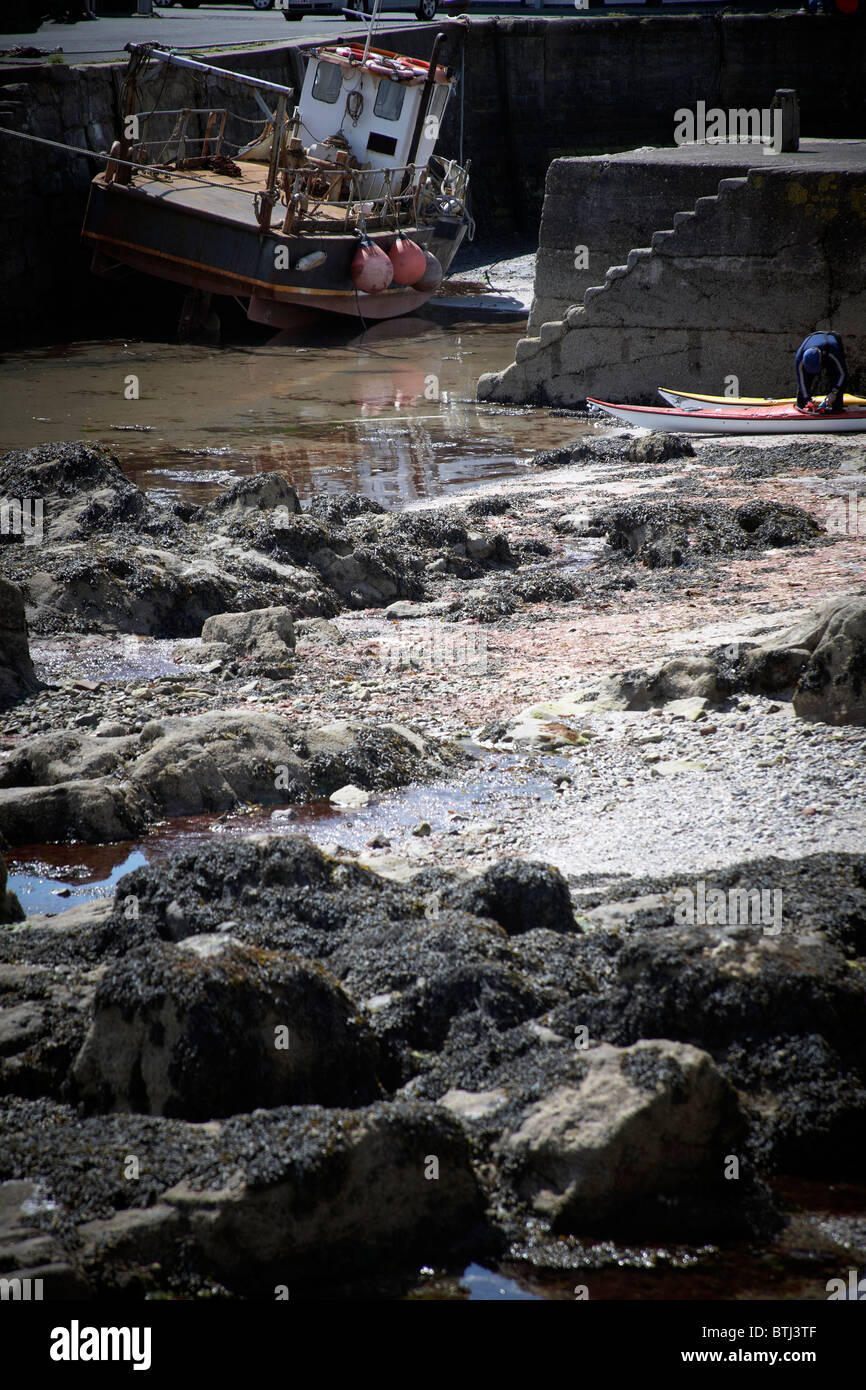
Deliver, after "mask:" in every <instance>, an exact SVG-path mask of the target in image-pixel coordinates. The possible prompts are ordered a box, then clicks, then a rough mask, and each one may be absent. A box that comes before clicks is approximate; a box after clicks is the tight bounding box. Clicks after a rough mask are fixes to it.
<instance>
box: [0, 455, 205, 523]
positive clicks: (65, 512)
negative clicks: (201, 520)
mask: <svg viewBox="0 0 866 1390" xmlns="http://www.w3.org/2000/svg"><path fill="white" fill-rule="evenodd" d="M10 497H13V498H19V499H20V498H25V497H26V498H33V499H38V500H39V501H40V502H41V504H42V513H43V526H44V531H45V538H46V539H47V540H49V541H52V542H54V544H62V543H65V542H69V541H79V540H84V539H86V538H87V537H88V536H92V535H99V534H110V533H113V532H114V531H115V530H116V529H117V528H118V527H126V526H129V527H135V529H136V530H137V531H142V530H144V531H148V530H153V531H158V532H164V533H167V534H168V533H171V532H172V531H175V530H179V529H180V527H179V525H178V522H177V520H176V518H175V517H174V516H173V514H172V513H171V512H170V511H169V510H168V509H167V508H165V507H161V506H158V505H157V504H156V503H154V502H151V501H150V500H149V499H148V498H147V497H146V496H145V494H144V493H143V492H142V491H141V489H140V488H138V487H136V486H135V484H134V483H131V482H130V481H129V479H128V478H127V477H126V475H125V473H124V472H123V469H122V468H121V466H120V461H119V459H118V458H117V455H116V454H113V453H112V452H111V450H110V449H106V448H105V446H104V445H102V444H85V443H83V442H81V441H78V442H76V443H69V444H40V445H37V447H36V448H34V449H23V450H18V451H16V452H14V453H10V454H6V455H4V457H3V458H2V460H0V501H2V500H3V499H4V498H10Z"/></svg>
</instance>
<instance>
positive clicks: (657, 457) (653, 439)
mask: <svg viewBox="0 0 866 1390" xmlns="http://www.w3.org/2000/svg"><path fill="white" fill-rule="evenodd" d="M625 456H626V458H627V459H628V460H629V461H630V462H631V463H666V462H667V460H668V459H681V458H694V456H695V450H694V445H692V444H691V443H690V442H689V440H688V439H686V438H685V436H684V435H681V434H666V433H664V431H662V430H651V431H650V433H649V434H642V435H639V436H638V438H637V439H633V440H631V442H630V443H629V444H628V445H627V446H626V451H625Z"/></svg>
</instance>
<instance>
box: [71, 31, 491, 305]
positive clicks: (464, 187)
mask: <svg viewBox="0 0 866 1390" xmlns="http://www.w3.org/2000/svg"><path fill="white" fill-rule="evenodd" d="M377 8H378V6H377ZM372 33H373V30H372V21H371V27H370V29H369V31H368V33H367V37H366V42H361V43H354V42H346V43H335V44H332V45H328V44H323V45H322V46H321V47H318V48H313V49H312V50H311V51H310V53H309V56H308V61H307V68H306V72H305V76H304V81H303V86H302V90H301V93H300V97H299V99H298V102H297V104H296V105H293V104H292V100H291V99H292V97H293V91H292V89H291V88H289V87H283V86H280V85H279V84H276V83H273V82H267V81H265V80H264V79H262V78H255V77H247V76H243V75H241V74H238V73H233V72H228V71H226V70H224V69H219V68H215V67H212V66H211V65H209V64H206V63H201V62H198V61H197V60H195V59H191V58H187V57H184V56H182V55H180V54H177V53H173V52H170V51H168V50H164V49H161V48H159V47H157V46H156V45H153V44H135V45H130V60H129V64H128V66H127V71H126V75H125V81H124V92H123V102H122V109H123V120H122V132H121V134H120V135H119V137H118V139H117V140H116V141H115V143H114V144H113V146H112V148H111V152H110V154H111V158H110V159H109V162H108V163H107V166H106V168H105V170H104V171H103V172H102V173H100V174H98V175H97V176H96V178H94V179H93V181H92V183H91V187H90V196H89V201H88V206H87V212H86V215H85V219H84V227H83V232H82V235H83V237H84V238H85V240H86V241H87V242H89V243H90V244H91V245H92V247H93V249H94V253H95V255H94V260H93V268H94V269H95V270H96V271H97V272H98V273H101V274H116V273H117V272H118V269H119V268H120V267H127V268H132V269H134V270H138V271H144V272H146V273H147V274H150V275H154V276H158V277H160V278H161V279H164V280H171V281H175V282H177V283H179V284H181V285H184V286H186V287H187V290H188V291H189V294H188V297H187V302H186V305H185V310H184V313H185V315H186V316H187V321H189V319H190V317H191V316H193V315H194V311H200V310H201V309H202V307H206V306H207V303H208V301H207V299H206V298H205V296H210V295H228V296H231V297H233V298H234V299H236V300H238V301H239V302H240V303H241V304H242V306H243V308H244V309H245V311H246V314H247V317H248V318H249V319H250V320H252V321H253V322H255V323H262V324H267V325H268V326H270V327H272V328H274V329H277V330H278V329H284V328H290V327H291V326H292V325H293V324H294V323H295V322H296V321H297V319H298V311H299V310H310V309H313V310H316V311H321V312H324V313H328V314H344V315H349V316H351V317H353V318H356V319H359V318H360V319H361V320H362V321H363V322H365V323H366V322H367V321H368V320H381V319H390V318H394V317H397V316H398V315H401V314H408V313H412V312H413V311H414V310H416V309H418V308H419V307H420V306H421V305H422V304H424V303H425V302H426V301H427V300H428V299H429V298H430V296H431V295H433V294H434V293H435V292H436V289H437V288H438V286H439V284H440V282H441V280H442V278H443V276H444V275H445V274H446V273H447V271H448V268H449V266H450V265H451V262H452V261H453V259H454V256H455V254H456V252H457V250H458V248H459V246H460V243H461V241H462V240H463V238H464V236H465V235H466V234H467V232H468V233H469V234H470V237H471V235H472V233H473V230H474V228H473V224H472V218H471V215H470V213H469V211H468V207H467V197H468V175H467V170H466V169H463V168H460V167H458V165H457V164H456V163H455V161H454V160H445V159H441V158H439V157H438V156H437V155H436V154H435V147H436V144H437V140H438V135H439V128H440V125H441V121H442V117H443V115H444V112H445V108H446V105H447V103H448V100H449V97H450V95H451V92H452V89H453V87H454V83H455V80H456V79H455V75H454V73H453V72H452V70H451V69H450V68H444V67H442V66H440V65H438V63H437V61H436V60H437V55H438V52H439V48H440V46H441V43H442V42H443V41H444V35H441V34H440V35H437V37H436V39H435V41H434V44H433V51H432V53H431V57H430V59H429V61H425V60H422V59H417V58H406V57H402V56H401V55H399V54H396V53H391V52H388V51H386V50H384V49H377V48H374V47H373V46H372V43H371V38H372ZM166 65H167V66H169V67H171V66H174V67H180V68H187V69H192V70H193V71H194V72H196V73H201V74H203V75H207V76H211V77H214V78H216V79H217V80H219V81H220V83H222V82H223V81H228V82H231V83H232V84H233V85H234V86H235V87H237V88H239V89H241V90H242V91H243V92H244V95H245V96H246V99H247V101H246V104H247V107H248V108H249V105H250V104H251V98H252V99H254V100H255V101H257V103H258V105H259V107H260V108H261V115H260V116H259V117H258V120H257V122H256V127H255V128H254V129H253V130H252V131H249V130H248V138H247V139H246V141H245V142H244V143H243V144H239V143H238V142H235V143H234V145H233V146H232V144H230V142H229V141H228V139H227V125H231V128H232V130H235V129H236V128H237V129H241V128H242V127H240V126H237V120H240V119H241V117H240V116H237V118H236V119H235V120H234V122H233V117H234V116H235V115H236V113H234V112H230V111H229V110H228V109H227V108H218V107H213V108H198V109H191V108H190V109H185V110H169V109H164V110H161V111H160V110H157V109H155V107H154V104H153V101H152V93H153V90H154V87H153V82H152V78H153V77H154V75H155V72H159V71H161V70H163V69H164V66H166ZM242 104H243V103H242ZM262 117H264V119H262ZM245 119H246V120H247V123H248V127H249V125H251V124H252V122H251V121H250V118H249V117H246V118H245ZM182 321H183V316H182Z"/></svg>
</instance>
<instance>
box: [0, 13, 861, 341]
mask: <svg viewBox="0 0 866 1390" xmlns="http://www.w3.org/2000/svg"><path fill="white" fill-rule="evenodd" d="M440 31H441V32H443V33H444V34H445V35H446V41H445V44H444V46H443V49H442V54H441V61H442V62H443V63H446V64H449V65H451V66H452V67H453V68H454V69H455V71H456V72H457V73H458V74H460V75H461V76H462V90H461V91H460V92H458V94H457V96H455V98H454V99H453V100H452V101H451V103H450V106H449V109H448V111H447V113H446V117H445V120H444V122H443V127H442V137H441V144H440V148H441V149H442V151H443V152H444V153H447V154H449V155H459V154H461V153H462V156H463V159H464V160H471V161H472V189H473V213H474V216H475V218H476V220H477V224H478V233H479V236H481V237H483V238H492V237H501V236H503V235H507V234H510V233H513V232H519V233H522V234H524V235H531V234H533V233H534V232H535V231H536V229H537V227H538V222H539V218H540V215H541V206H542V200H543V195H544V182H545V177H546V174H547V170H548V167H549V165H550V163H551V161H552V160H554V159H557V158H558V157H560V156H563V155H580V154H591V153H593V152H598V151H599V150H617V149H619V150H622V149H631V148H634V147H635V146H639V145H642V144H647V143H652V144H655V145H664V144H666V143H670V142H671V141H672V139H673V133H674V127H675V122H674V113H675V111H676V110H677V109H678V108H680V107H690V106H694V105H695V104H696V102H697V101H699V100H703V101H705V102H706V103H707V104H708V105H714V106H721V107H723V108H729V107H752V106H764V105H766V104H767V103H768V102H769V100H770V98H771V97H772V94H773V92H774V91H775V90H776V89H777V88H779V87H794V88H796V90H797V92H798V95H799V99H800V107H801V112H802V118H803V125H804V129H808V130H809V131H810V132H811V133H813V134H814V135H816V136H827V137H833V136H842V135H846V136H849V137H850V136H852V135H857V134H866V130H864V126H866V112H864V107H863V101H862V91H863V88H864V84H866V46H864V45H863V44H862V43H858V42H852V41H850V38H853V39H857V38H858V37H860V36H862V32H863V30H862V26H861V24H860V23H859V21H856V20H853V21H852V22H851V27H850V29H849V28H846V27H845V22H844V21H841V20H838V19H833V18H831V17H821V16H818V17H815V16H809V15H796V14H794V15H792V14H784V15H782V14H777V15H737V14H723V15H711V16H701V17H695V16H682V15H658V16H637V15H634V16H631V15H630V16H626V17H622V18H618V17H607V16H600V17H598V18H594V17H593V18H591V17H588V16H584V17H577V16H576V17H574V18H560V17H554V18H532V19H529V18H527V19H524V18H519V19H511V18H509V19H495V18H484V19H472V20H464V19H441V20H440V21H439V22H437V23H435V24H433V25H420V24H415V23H412V24H411V25H403V26H400V27H399V28H395V29H393V30H387V29H383V30H381V31H379V32H378V34H377V41H378V42H379V43H380V44H381V46H382V47H384V48H391V49H399V50H401V51H403V52H406V53H407V54H410V55H417V56H427V55H429V52H430V47H431V43H432V39H433V35H434V34H435V33H437V32H440ZM846 34H848V35H849V41H843V40H845V35H846ZM303 47H304V45H303V44H298V43H297V42H295V43H292V42H287V43H285V44H280V45H279V46H277V47H273V48H261V49H255V50H248V51H245V52H229V53H225V54H217V53H213V54H210V55H209V56H210V61H211V62H213V63H214V64H216V65H220V66H224V67H228V68H232V69H235V70H238V71H244V72H246V73H249V74H252V75H257V76H261V77H265V78H269V79H270V80H273V81H277V82H284V83H288V84H292V85H294V86H295V88H296V89H297V87H298V85H299V80H300V76H301V50H302V49H303ZM122 72H123V65H122V64H101V65H92V66H81V67H70V66H67V65H65V64H62V63H61V64H56V65H55V64H47V65H45V66H42V67H32V66H31V67H23V66H22V67H19V68H7V69H4V70H3V72H2V73H0V126H5V127H10V128H13V129H17V130H19V131H23V132H27V133H30V134H33V135H38V136H42V137H44V138H46V139H51V140H58V141H61V142H63V143H65V144H70V145H74V146H76V147H78V148H81V149H85V150H91V151H92V150H105V149H107V148H108V147H109V146H110V143H111V140H112V139H113V137H114V134H115V132H116V131H117V129H118V122H119V109H120V88H121V80H122ZM163 77H165V85H164V86H163V85H162V79H163ZM148 90H149V91H152V92H154V93H155V95H156V97H157V98H158V102H155V103H154V104H158V105H160V106H166V105H169V106H175V107H186V106H203V105H205V104H211V103H213V104H217V103H222V102H224V103H225V104H227V105H228V106H229V107H230V108H237V106H238V91H237V89H236V88H234V87H229V86H226V85H225V84H221V83H220V82H219V80H218V79H207V80H205V79H203V78H202V77H201V76H200V75H197V74H194V73H192V72H181V71H179V70H175V71H172V72H170V73H169V74H168V75H167V76H166V75H165V74H162V75H161V76H160V77H159V78H158V79H157V80H156V81H154V82H151V83H149V84H148ZM242 100H244V101H246V100H247V99H246V98H242ZM243 109H244V110H245V112H246V114H247V115H249V116H250V117H254V116H255V115H256V111H257V108H256V107H255V106H254V105H253V103H252V101H251V100H249V101H248V102H247V106H246V107H244V108H243ZM250 128H251V127H249V126H248V127H246V129H247V130H249V129H250ZM235 138H237V137H235ZM100 167H102V166H101V165H100V164H98V163H97V162H95V161H92V160H88V159H85V158H78V157H76V156H75V155H71V154H69V153H66V152H63V151H61V150H54V149H49V148H46V147H44V146H43V147H40V146H36V145H32V144H25V143H23V142H21V141H18V140H14V139H11V138H9V137H7V136H2V135H0V183H2V186H3V189H4V199H3V208H2V211H0V304H2V306H3V325H2V336H3V339H4V341H6V342H7V343H14V342H16V341H22V340H36V341H45V340H46V338H48V337H50V336H55V337H56V336H58V335H64V336H66V335H68V336H76V337H80V336H82V335H83V334H85V333H87V332H93V331H95V330H96V328H97V326H98V327H99V328H100V329H101V331H107V329H108V327H109V325H110V323H114V326H115V327H116V329H117V331H119V332H122V331H130V326H131V327H133V328H134V329H135V330H136V331H141V328H142V317H141V316H142V315H146V314H147V312H149V311H150V309H151V307H152V304H153V303H154V302H155V300H156V299H157V298H158V295H155V293H154V289H153V282H144V281H141V282H138V288H136V282H125V286H126V287H125V289H124V291H123V292H122V293H119V292H118V288H117V286H116V285H113V284H111V283H110V282H109V283H106V282H100V281H99V280H98V279H97V278H96V277H94V276H92V275H91V274H90V272H89V264H90V254H89V252H88V251H87V250H86V249H84V248H82V246H81V244H80V241H79V233H80V228H81V221H82V218H83V214H84V209H85V205H86V200H87V190H88V185H89V181H90V179H91V178H92V177H93V175H94V173H95V172H96V171H97V170H98V169H99V168H100ZM142 284H144V285H146V286H149V288H147V289H145V290H144V291H142V289H141V285H142ZM166 293H169V292H168V291H166ZM170 293H171V294H173V295H175V296H176V295H177V290H176V289H174V290H172V291H170ZM136 295H137V296H138V298H137V299H136Z"/></svg>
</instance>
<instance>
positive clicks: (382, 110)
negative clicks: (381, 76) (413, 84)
mask: <svg viewBox="0 0 866 1390" xmlns="http://www.w3.org/2000/svg"><path fill="white" fill-rule="evenodd" d="M405 96H406V88H405V87H401V86H400V84H399V83H398V82H390V81H389V80H388V78H387V77H386V78H385V80H384V82H380V83H379V90H378V92H377V93H376V105H375V106H374V107H373V114H374V115H375V116H381V117H382V119H383V120H384V121H399V119H400V112H401V111H402V110H403V100H404V98H405Z"/></svg>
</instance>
